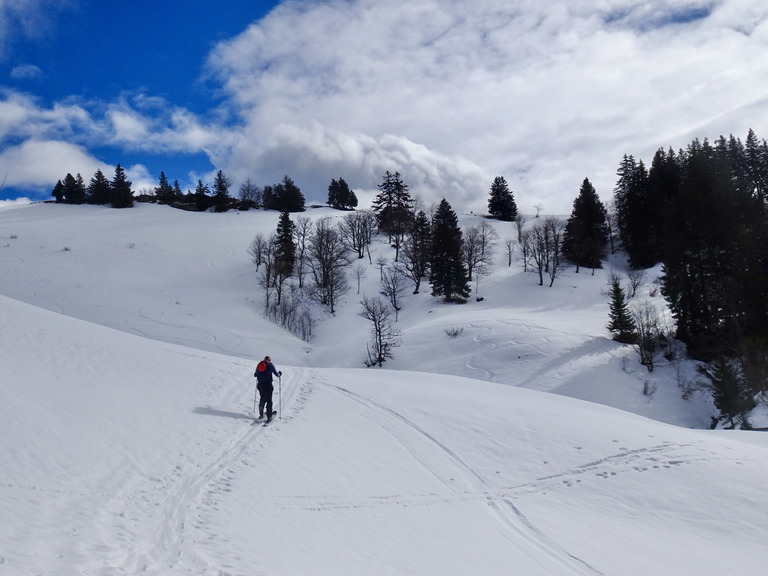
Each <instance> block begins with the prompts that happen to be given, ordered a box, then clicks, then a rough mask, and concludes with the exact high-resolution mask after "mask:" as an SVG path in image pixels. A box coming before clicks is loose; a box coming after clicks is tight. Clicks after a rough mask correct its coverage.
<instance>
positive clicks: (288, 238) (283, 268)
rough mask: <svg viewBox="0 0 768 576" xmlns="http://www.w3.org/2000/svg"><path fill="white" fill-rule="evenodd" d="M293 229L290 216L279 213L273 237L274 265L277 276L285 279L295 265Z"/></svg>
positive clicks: (291, 272)
mask: <svg viewBox="0 0 768 576" xmlns="http://www.w3.org/2000/svg"><path fill="white" fill-rule="evenodd" d="M294 228H295V226H294V224H293V221H292V220H291V216H290V214H289V213H288V212H281V213H280V219H279V220H278V222H277V233H276V235H275V264H276V268H277V272H278V274H282V275H284V276H286V277H288V276H291V275H292V274H293V266H294V264H295V263H296V243H295V242H294Z"/></svg>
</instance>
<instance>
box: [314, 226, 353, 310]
mask: <svg viewBox="0 0 768 576" xmlns="http://www.w3.org/2000/svg"><path fill="white" fill-rule="evenodd" d="M347 253H348V251H347V247H346V246H345V244H344V240H343V239H342V237H341V234H340V233H339V231H338V229H337V228H336V226H334V225H333V223H332V222H331V220H330V219H329V218H323V219H322V220H318V221H317V222H316V223H315V230H314V233H313V234H312V237H311V238H310V239H309V244H308V246H307V254H308V264H309V268H310V270H311V271H312V277H313V279H314V287H313V291H312V293H313V295H314V297H315V298H316V299H317V301H318V302H320V303H321V304H323V305H325V306H328V308H329V309H330V312H331V314H334V313H335V306H336V301H337V299H338V298H339V297H340V296H342V295H343V294H344V293H346V292H347V290H349V283H348V282H347V276H346V268H347V266H349V259H348V258H347Z"/></svg>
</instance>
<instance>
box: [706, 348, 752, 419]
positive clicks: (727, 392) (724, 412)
mask: <svg viewBox="0 0 768 576" xmlns="http://www.w3.org/2000/svg"><path fill="white" fill-rule="evenodd" d="M702 372H703V373H704V375H705V376H706V378H707V379H708V380H709V388H710V390H711V391H712V400H713V401H714V403H715V407H716V408H717V409H718V410H719V411H720V416H719V418H718V420H722V421H725V422H726V423H727V427H728V428H735V427H736V422H735V421H739V423H740V424H741V427H742V428H749V422H748V420H747V413H748V412H749V411H750V410H752V409H753V408H754V407H755V400H754V398H753V396H752V394H751V392H750V390H749V387H748V386H747V385H746V383H745V382H744V379H743V378H742V375H741V372H740V371H739V370H738V368H737V367H736V366H735V365H734V363H733V362H732V361H731V360H728V359H727V358H725V357H722V356H721V357H718V358H717V359H716V360H715V361H714V362H713V363H712V364H711V365H709V366H707V367H705V368H702ZM714 424H716V421H715V422H714Z"/></svg>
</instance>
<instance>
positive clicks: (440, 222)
mask: <svg viewBox="0 0 768 576" xmlns="http://www.w3.org/2000/svg"><path fill="white" fill-rule="evenodd" d="M462 236H463V235H462V232H461V228H459V220H458V218H457V217H456V213H455V212H454V211H453V208H451V205H450V204H448V201H447V200H446V199H445V198H443V199H442V200H441V201H440V205H439V206H438V207H437V211H436V212H435V216H434V219H433V221H432V250H431V258H430V261H431V268H430V275H429V283H430V284H431V285H432V295H433V296H443V297H444V299H445V301H446V302H462V303H463V302H466V299H467V297H468V296H469V294H470V287H469V281H468V279H467V268H466V266H465V265H464V258H463V254H462V249H461V247H462V240H463V238H462Z"/></svg>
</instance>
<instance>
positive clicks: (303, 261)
mask: <svg viewBox="0 0 768 576" xmlns="http://www.w3.org/2000/svg"><path fill="white" fill-rule="evenodd" d="M311 234H312V220H311V219H310V218H307V217H306V216H299V217H298V218H296V222H295V223H294V226H293V235H294V240H295V242H296V277H297V278H298V280H299V287H300V288H302V287H303V286H304V276H305V275H306V272H307V243H308V241H309V237H310V236H311Z"/></svg>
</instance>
